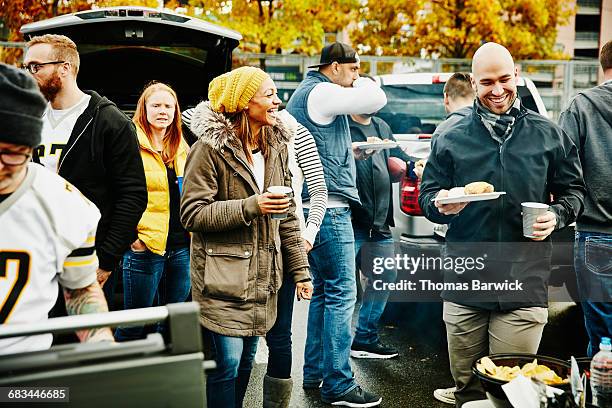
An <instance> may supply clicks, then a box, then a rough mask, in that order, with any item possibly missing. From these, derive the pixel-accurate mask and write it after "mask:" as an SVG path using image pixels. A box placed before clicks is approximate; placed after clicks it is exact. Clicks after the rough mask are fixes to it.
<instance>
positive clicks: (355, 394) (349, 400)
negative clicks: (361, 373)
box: [321, 386, 382, 408]
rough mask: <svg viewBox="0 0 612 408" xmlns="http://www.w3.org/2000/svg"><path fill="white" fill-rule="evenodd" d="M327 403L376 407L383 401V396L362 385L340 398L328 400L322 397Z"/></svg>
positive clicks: (354, 406) (357, 407)
mask: <svg viewBox="0 0 612 408" xmlns="http://www.w3.org/2000/svg"><path fill="white" fill-rule="evenodd" d="M321 400H322V401H323V402H325V403H326V404H332V405H334V406H337V407H351V408H359V407H363V408H368V407H376V406H378V405H380V403H381V402H382V398H381V397H379V396H378V395H376V394H372V393H371V392H367V391H364V390H363V389H362V388H361V387H360V386H357V387H355V388H353V389H352V390H351V392H349V393H348V394H346V395H343V396H342V397H338V398H332V399H330V400H327V399H325V398H321Z"/></svg>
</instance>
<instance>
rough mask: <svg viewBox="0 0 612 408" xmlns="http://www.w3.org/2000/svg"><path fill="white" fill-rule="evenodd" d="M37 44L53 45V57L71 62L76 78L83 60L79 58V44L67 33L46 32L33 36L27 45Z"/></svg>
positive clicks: (28, 46)
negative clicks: (66, 34) (67, 35)
mask: <svg viewBox="0 0 612 408" xmlns="http://www.w3.org/2000/svg"><path fill="white" fill-rule="evenodd" d="M37 44H49V45H51V46H52V47H53V55H52V56H51V58H54V59H55V60H57V61H66V62H69V63H70V66H71V67H72V73H73V74H74V76H75V78H76V76H77V74H78V73H79V66H80V64H81V60H80V58H79V51H78V50H77V46H76V44H75V43H74V41H72V40H71V39H70V38H68V37H66V36H65V35H59V34H45V35H39V36H36V37H32V39H31V40H30V41H28V43H27V44H26V46H27V48H30V47H32V46H34V45H37Z"/></svg>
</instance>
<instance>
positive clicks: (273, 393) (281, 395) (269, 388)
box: [263, 375, 293, 408]
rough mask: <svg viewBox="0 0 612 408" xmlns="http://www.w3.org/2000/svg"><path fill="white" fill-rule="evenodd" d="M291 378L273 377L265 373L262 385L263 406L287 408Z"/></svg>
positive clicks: (267, 407)
mask: <svg viewBox="0 0 612 408" xmlns="http://www.w3.org/2000/svg"><path fill="white" fill-rule="evenodd" d="M292 389H293V380H292V379H291V378H274V377H270V376H268V375H266V376H265V377H264V385H263V393H264V394H263V407H264V408H287V407H288V406H289V401H290V400H291V390H292Z"/></svg>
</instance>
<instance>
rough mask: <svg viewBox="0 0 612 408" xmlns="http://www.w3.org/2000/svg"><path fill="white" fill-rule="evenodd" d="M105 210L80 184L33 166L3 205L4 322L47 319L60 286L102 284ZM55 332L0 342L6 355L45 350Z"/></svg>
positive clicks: (0, 296) (0, 311) (0, 316)
mask: <svg viewBox="0 0 612 408" xmlns="http://www.w3.org/2000/svg"><path fill="white" fill-rule="evenodd" d="M99 219H100V212H99V211H98V209H97V208H96V206H95V205H94V204H92V203H91V202H90V201H89V200H87V199H86V198H85V197H84V196H83V195H82V194H81V193H80V192H79V191H78V190H77V189H76V188H75V187H74V186H72V185H71V184H70V183H68V182H67V181H66V180H64V179H63V178H61V177H60V176H58V175H57V174H54V173H52V172H50V171H48V170H46V169H44V168H43V167H41V166H40V165H38V164H35V163H30V164H29V165H28V173H27V175H26V178H25V179H24V181H23V183H22V184H21V186H19V188H18V189H17V190H16V191H15V192H13V193H12V194H11V195H9V196H8V198H5V199H4V200H3V201H2V202H0V226H1V229H0V305H1V308H0V324H19V323H21V324H24V323H32V322H37V321H43V320H46V319H47V314H48V313H49V311H50V310H51V308H52V307H53V305H54V304H55V301H56V300H57V294H58V286H57V285H58V282H59V283H60V284H61V285H62V286H63V287H65V288H68V289H80V288H84V287H87V286H89V285H91V284H92V283H94V282H95V281H96V269H97V267H98V258H97V257H96V253H95V233H96V227H97V225H98V221H99ZM51 341H52V335H51V334H43V335H37V336H29V337H14V338H7V339H0V354H13V353H19V352H24V351H35V350H44V349H47V348H49V347H50V345H51Z"/></svg>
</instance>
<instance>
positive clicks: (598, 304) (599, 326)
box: [574, 231, 612, 357]
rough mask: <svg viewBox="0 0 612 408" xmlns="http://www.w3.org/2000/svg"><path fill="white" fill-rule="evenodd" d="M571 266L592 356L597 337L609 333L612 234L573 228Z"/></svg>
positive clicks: (611, 334) (611, 329)
mask: <svg viewBox="0 0 612 408" xmlns="http://www.w3.org/2000/svg"><path fill="white" fill-rule="evenodd" d="M574 267H575V269H576V275H577V277H578V291H579V294H580V300H581V301H582V310H583V312H584V323H585V326H586V331H587V334H588V335H589V346H588V349H587V354H588V356H589V357H593V355H595V354H596V353H597V351H599V343H600V342H601V338H602V337H612V234H604V233H599V232H584V231H577V232H576V241H575V244H574Z"/></svg>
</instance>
